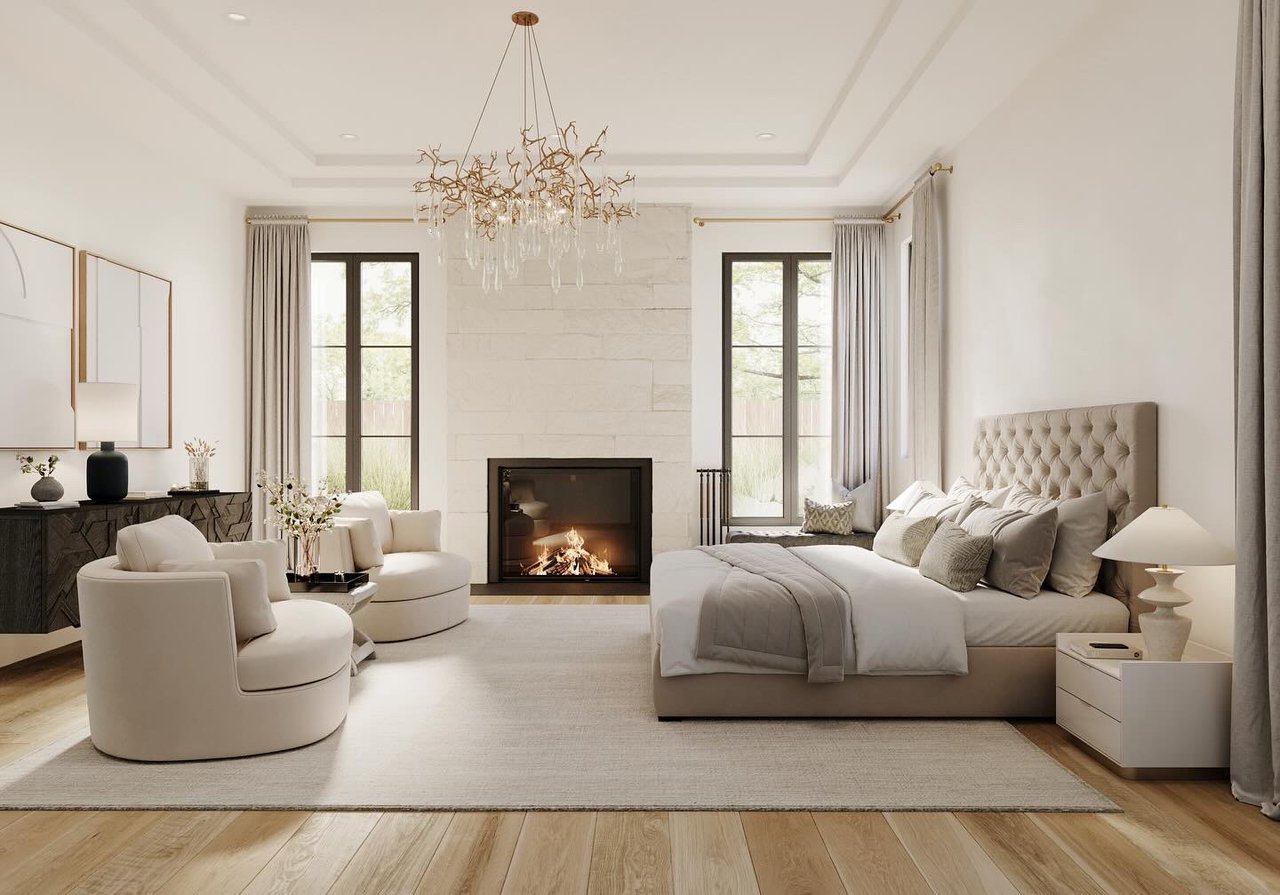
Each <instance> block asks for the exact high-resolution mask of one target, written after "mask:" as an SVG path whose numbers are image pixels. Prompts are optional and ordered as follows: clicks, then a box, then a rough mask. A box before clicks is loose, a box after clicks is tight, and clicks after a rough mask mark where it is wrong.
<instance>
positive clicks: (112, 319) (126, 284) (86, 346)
mask: <svg viewBox="0 0 1280 895" xmlns="http://www.w3.org/2000/svg"><path fill="white" fill-rule="evenodd" d="M172 297H173V284H172V283H170V282H169V281H168V280H166V279H164V278H162V277H157V276H155V275H153V274H149V273H146V272H145V271H141V270H138V269H136V268H133V267H129V266H128V265H125V264H121V263H119V262H117V261H112V260H110V259H109V258H103V257H101V256H100V255H94V254H93V253H91V252H86V251H83V250H82V251H81V252H80V358H79V360H80V381H81V382H128V383H132V384H134V385H136V386H138V440H137V441H136V442H119V443H117V445H116V446H117V447H119V448H170V447H172V446H173V427H172V416H173V415H172V392H173V379H172V353H173V352H172V347H173V343H172V329H171V324H172Z"/></svg>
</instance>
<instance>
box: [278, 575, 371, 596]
mask: <svg viewBox="0 0 1280 895" xmlns="http://www.w3.org/2000/svg"><path fill="white" fill-rule="evenodd" d="M288 578H289V590H291V591H293V592H294V593H295V594H316V593H324V594H342V593H350V592H351V591H353V590H355V589H356V588H357V587H360V586H361V585H363V584H368V583H369V573H368V572H351V573H348V574H345V575H343V576H342V577H338V575H336V574H334V573H333V572H316V573H315V574H314V575H311V576H310V577H307V578H299V577H298V576H297V575H295V574H294V573H293V572H289V573H288Z"/></svg>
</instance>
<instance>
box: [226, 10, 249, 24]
mask: <svg viewBox="0 0 1280 895" xmlns="http://www.w3.org/2000/svg"><path fill="white" fill-rule="evenodd" d="M227 18H229V19H230V20H231V21H233V22H247V21H249V17H248V16H247V15H245V14H244V13H242V12H229V13H227Z"/></svg>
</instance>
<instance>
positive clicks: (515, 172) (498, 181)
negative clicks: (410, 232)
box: [413, 12, 636, 292]
mask: <svg viewBox="0 0 1280 895" xmlns="http://www.w3.org/2000/svg"><path fill="white" fill-rule="evenodd" d="M511 21H512V22H514V23H515V24H514V25H513V26H512V28H511V35H510V37H508V38H507V45H506V48H505V49H503V51H502V59H501V60H500V61H499V62H498V70H497V71H496V72H495V73H494V75H493V81H492V83H490V85H489V93H488V94H487V95H486V96H485V100H484V105H483V106H482V107H481V109H480V117H479V118H478V119H477V120H476V126H475V128H474V129H473V130H472V131H471V140H470V141H469V142H468V144H467V150H466V152H464V153H463V154H462V156H461V158H458V159H453V158H445V157H444V156H442V155H441V154H440V148H441V147H439V146H436V147H434V148H427V149H424V150H421V152H420V153H419V158H418V163H419V164H428V163H429V164H430V165H431V174H430V176H428V177H427V178H426V179H425V180H419V181H418V182H416V183H415V184H414V185H413V190H414V192H415V193H417V194H420V195H422V196H424V197H425V198H424V199H419V200H418V201H417V202H415V203H414V209H415V210H414V220H415V221H416V220H421V219H425V220H426V223H427V225H428V227H429V228H430V229H431V230H432V232H433V233H435V234H436V235H437V236H438V237H440V238H443V235H442V234H443V227H444V223H445V221H446V220H448V219H449V218H452V217H453V216H454V215H458V214H461V215H462V216H463V242H464V245H465V248H466V256H467V262H468V263H469V264H470V265H471V267H472V268H473V269H474V268H476V267H479V268H481V270H482V274H481V283H482V285H483V286H484V289H485V291H486V292H487V291H488V290H489V289H490V288H493V289H497V290H501V289H502V284H503V283H504V282H509V281H511V280H513V279H515V278H516V277H518V276H519V275H520V266H521V264H522V263H523V262H524V261H527V260H529V259H532V258H545V259H546V261H547V265H548V266H549V267H550V269H551V288H552V289H554V290H557V291H558V290H559V289H560V268H561V263H562V261H564V260H565V258H566V257H568V258H570V259H571V260H572V261H573V262H575V263H576V280H577V284H578V288H582V282H583V270H582V267H583V257H584V255H585V254H586V251H587V246H588V244H589V243H594V246H595V250H596V251H597V252H601V253H603V252H611V253H612V254H613V259H614V270H615V273H621V271H622V236H621V233H620V232H619V228H618V225H619V222H620V221H621V220H622V219H623V218H629V217H635V214H636V204H635V177H633V176H632V175H631V174H630V173H629V172H628V173H627V174H625V175H623V176H622V177H620V178H617V177H610V176H609V175H608V173H607V172H606V170H605V165H604V143H605V136H606V134H607V133H608V130H609V129H608V128H605V129H604V130H602V131H600V135H599V136H597V137H596V138H595V139H594V140H592V141H591V142H590V143H589V144H588V145H587V146H586V147H585V148H581V147H580V145H579V139H578V128H577V125H576V124H575V123H574V122H572V121H570V122H569V123H568V124H566V125H565V126H564V127H561V126H560V122H559V121H558V120H557V118H556V111H555V105H554V104H553V103H552V101H551V90H550V88H549V87H548V86H547V74H546V71H545V70H544V69H543V65H542V53H541V51H540V50H539V49H538V37H537V35H536V34H535V33H534V25H536V24H537V23H538V17H537V15H535V14H534V13H531V12H517V13H513V14H512V16H511ZM520 29H523V35H522V39H521V42H522V45H523V64H522V68H521V78H522V80H523V85H522V86H523V91H524V92H523V97H524V100H523V103H522V111H521V123H520V145H519V146H517V147H515V148H512V149H508V150H506V152H505V153H504V156H505V158H504V160H503V161H499V157H498V153H497V152H491V153H489V154H488V155H484V154H479V153H477V154H476V155H474V156H473V155H472V154H471V148H472V146H473V145H474V144H475V139H476V134H477V133H478V132H479V130H480V124H481V122H483V121H484V113H485V111H486V110H487V109H488V108H489V100H490V99H491V98H492V97H493V89H494V87H495V86H496V85H497V83H498V78H499V76H501V74H502V68H503V64H504V63H505V62H506V61H507V56H508V54H509V53H510V51H511V45H512V43H513V42H514V41H515V37H516V32H517V31H518V30H520ZM535 65H536V66H537V71H536V73H535V70H534V66H535ZM539 77H540V78H541V81H542V85H541V94H542V95H541V96H539V89H540V88H539V85H538V80H539ZM531 101H532V102H531ZM544 103H545V106H546V110H545V113H546V114H548V115H549V123H550V125H551V131H550V134H549V135H547V136H544V135H543V132H542V115H543V114H544V111H543V109H542V105H543V104H544ZM627 187H630V189H629V190H627V192H628V193H629V196H628V198H627V199H625V200H624V198H623V191H624V189H626V188H627Z"/></svg>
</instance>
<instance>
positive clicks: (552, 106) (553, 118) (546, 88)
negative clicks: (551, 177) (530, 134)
mask: <svg viewBox="0 0 1280 895" xmlns="http://www.w3.org/2000/svg"><path fill="white" fill-rule="evenodd" d="M529 34H530V36H531V37H532V38H533V52H534V55H536V56H537V57H538V71H540V72H542V89H543V92H544V93H546V95H547V108H549V109H550V110H551V123H552V124H553V125H554V126H555V129H556V133H560V122H559V121H558V120H557V119H556V104H555V103H554V102H552V100H551V87H550V85H548V84H547V70H546V69H545V68H543V66H542V50H541V49H540V48H539V47H538V32H536V31H534V30H533V29H532V28H530V29H529ZM532 68H533V66H532V65H530V70H531V71H532ZM533 88H534V91H533V92H534V95H535V96H536V95H537V92H538V82H537V80H536V79H535V80H534V82H533ZM539 136H541V134H539ZM561 145H564V135H563V134H561Z"/></svg>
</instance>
